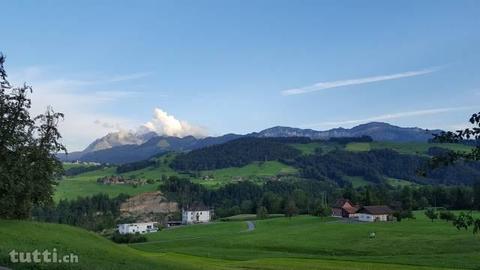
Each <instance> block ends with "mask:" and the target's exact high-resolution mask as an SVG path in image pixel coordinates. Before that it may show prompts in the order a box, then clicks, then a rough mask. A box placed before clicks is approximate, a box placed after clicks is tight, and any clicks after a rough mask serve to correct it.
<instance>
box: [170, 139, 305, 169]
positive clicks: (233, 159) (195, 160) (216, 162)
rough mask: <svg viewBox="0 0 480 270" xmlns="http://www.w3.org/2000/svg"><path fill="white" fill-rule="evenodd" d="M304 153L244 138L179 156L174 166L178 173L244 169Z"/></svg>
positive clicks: (279, 144)
mask: <svg viewBox="0 0 480 270" xmlns="http://www.w3.org/2000/svg"><path fill="white" fill-rule="evenodd" d="M299 155H300V151H299V150H298V149H295V148H293V147H290V146H288V145H286V144H284V143H281V142H278V141H276V140H271V139H267V138H241V139H237V140H234V141H230V142H227V143H224V144H220V145H214V146H209V147H205V148H201V149H198V150H193V151H191V152H189V153H185V154H181V155H178V156H177V157H176V158H175V159H174V160H173V161H172V163H171V165H170V166H171V167H172V168H173V169H175V170H178V171H201V170H214V169H221V168H227V167H241V166H245V165H248V164H249V163H251V162H254V161H269V160H278V159H293V158H295V157H297V156H299Z"/></svg>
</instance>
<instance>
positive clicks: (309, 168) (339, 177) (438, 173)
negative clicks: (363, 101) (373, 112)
mask: <svg viewBox="0 0 480 270" xmlns="http://www.w3.org/2000/svg"><path fill="white" fill-rule="evenodd" d="M429 152H431V153H436V154H439V152H442V153H443V154H444V153H446V152H445V150H443V151H442V150H439V149H437V148H434V149H431V150H429ZM284 162H285V163H287V164H288V165H291V166H294V167H297V168H299V169H300V173H301V176H302V177H304V178H312V179H318V180H328V179H330V180H333V181H335V182H337V183H338V184H340V186H344V185H345V184H347V183H348V182H347V181H345V177H344V176H360V177H363V178H364V179H365V180H367V181H369V182H372V183H376V184H381V183H385V176H387V177H392V178H396V179H405V180H409V181H412V182H416V183H421V184H446V185H459V184H469V185H471V184H473V183H474V182H475V181H476V180H477V179H480V163H478V162H471V161H464V162H458V163H457V164H455V165H453V166H448V167H438V168H433V169H429V168H428V164H429V158H427V157H422V156H416V155H404V154H399V153H398V152H396V151H394V150H390V149H379V150H372V151H368V152H349V151H343V150H337V151H332V152H328V153H326V154H323V153H321V152H316V153H314V154H312V155H307V156H300V157H297V158H296V159H295V160H293V161H289V160H286V161H284ZM425 169H427V170H426V173H425V174H424V175H422V174H420V172H421V171H422V170H425Z"/></svg>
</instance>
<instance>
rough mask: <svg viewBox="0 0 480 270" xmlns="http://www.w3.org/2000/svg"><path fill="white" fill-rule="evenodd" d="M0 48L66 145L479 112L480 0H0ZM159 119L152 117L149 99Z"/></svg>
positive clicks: (418, 120)
mask: <svg viewBox="0 0 480 270" xmlns="http://www.w3.org/2000/svg"><path fill="white" fill-rule="evenodd" d="M0 6H1V7H2V35H1V37H0V51H2V52H3V53H4V54H6V55H7V63H6V67H7V71H8V72H9V75H10V78H11V80H12V81H14V82H16V83H23V82H27V83H29V84H31V85H32V86H33V87H34V91H35V92H34V94H33V97H32V98H33V100H34V102H35V106H34V108H33V109H34V111H35V112H41V111H42V110H43V109H44V108H45V106H47V105H49V104H50V105H52V106H53V107H54V108H55V109H56V110H59V111H63V112H64V113H65V114H66V116H65V117H66V119H65V121H64V123H62V132H63V134H64V141H65V143H66V144H67V145H68V146H69V148H70V150H78V149H82V148H84V147H85V146H86V145H87V144H88V143H89V142H91V141H92V140H93V139H95V138H97V137H99V136H102V135H104V134H106V133H107V132H112V131H115V130H118V129H120V130H136V129H137V127H138V126H140V125H142V124H145V123H147V122H149V123H150V126H151V128H156V130H157V131H159V132H163V133H166V134H176V135H179V136H183V135H187V134H194V135H206V134H208V135H219V134H223V133H229V132H234V133H247V132H252V131H258V130H261V129H264V128H268V127H271V126H275V125H285V126H294V127H303V128H314V129H328V128H333V127H338V126H343V127H352V126H355V125H358V124H360V123H364V122H369V121H383V122H389V123H392V124H396V125H401V126H419V127H425V128H443V129H455V128H458V127H462V126H464V125H465V124H466V120H467V118H468V115H469V114H471V113H473V112H474V111H478V99H479V98H480V64H479V63H480V18H479V17H478V14H480V2H479V1H475V0H473V1H438V0H436V1H426V0H425V1H396V2H394V1H354V0H352V1H333V0H332V1H320V0H316V1H279V0H275V1H267V0H257V1H234V0H231V1H194V0H191V1H4V0H0ZM155 108H158V109H159V110H157V111H156V117H154V116H153V115H154V110H155Z"/></svg>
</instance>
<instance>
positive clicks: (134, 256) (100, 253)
mask: <svg viewBox="0 0 480 270" xmlns="http://www.w3.org/2000/svg"><path fill="white" fill-rule="evenodd" d="M255 224H256V229H255V230H253V231H250V232H247V231H246V229H247V226H246V223H245V222H243V221H232V222H219V223H211V224H208V225H193V226H185V227H179V228H174V229H169V230H164V231H161V232H158V233H154V234H149V235H147V236H148V239H149V241H150V242H147V243H139V244H132V245H129V246H126V245H119V244H115V243H113V242H110V241H109V240H107V239H105V238H103V237H101V236H98V235H96V234H93V233H90V232H87V231H85V230H82V229H78V228H74V227H70V226H66V225H58V224H46V223H37V222H28V221H5V220H0V236H1V241H0V265H8V266H10V267H12V268H14V269H89V270H92V269H230V270H235V269H272V270H273V269H285V270H287V269H288V270H295V269H317V270H351V269H355V270H372V269H386V270H413V269H424V270H428V269H430V270H440V269H444V270H445V269H478V266H479V265H478V261H479V260H480V245H479V244H478V243H479V241H480V239H479V238H478V237H473V236H472V234H471V232H464V231H461V232H458V231H457V230H456V229H455V228H453V226H452V225H450V224H447V223H445V222H443V221H436V222H433V223H432V222H430V221H428V220H426V219H425V218H423V217H422V216H421V215H419V217H418V219H417V220H414V221H405V222H404V221H402V222H401V223H375V224H365V223H362V224H345V223H340V222H338V221H337V220H335V219H332V218H318V217H309V216H299V217H294V218H291V219H288V218H274V219H268V220H259V221H255ZM372 231H374V232H376V234H377V237H376V239H369V238H368V233H369V232H372ZM54 248H55V249H56V251H57V253H58V254H59V255H65V254H70V253H73V254H75V255H77V256H78V258H79V263H78V264H56V265H52V264H50V265H43V266H42V265H36V267H31V266H29V265H23V264H15V265H12V264H11V263H9V256H8V253H9V252H10V251H11V250H13V249H15V250H16V251H23V252H27V251H30V252H31V251H33V250H39V251H43V250H45V249H49V250H50V251H52V250H53V249H54Z"/></svg>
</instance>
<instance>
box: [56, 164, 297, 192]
mask: <svg viewBox="0 0 480 270" xmlns="http://www.w3.org/2000/svg"><path fill="white" fill-rule="evenodd" d="M169 161H170V160H168V159H167V160H166V161H163V160H162V161H161V162H159V164H160V165H159V166H150V167H147V168H144V169H141V170H136V171H131V172H127V173H123V174H118V173H117V172H116V167H107V168H103V169H99V170H95V171H90V172H86V173H82V174H79V175H75V176H71V177H65V178H64V179H62V180H61V181H59V183H58V185H57V186H56V187H55V189H56V190H55V195H54V199H55V201H59V200H61V199H73V198H77V197H79V196H91V195H94V194H98V193H105V194H107V195H109V196H111V197H115V196H117V195H119V194H121V193H125V194H129V195H135V194H139V193H143V192H148V191H153V190H157V188H158V186H159V184H160V179H161V178H162V176H167V177H168V176H174V175H175V176H179V177H185V178H189V179H190V180H192V181H193V182H196V183H200V184H202V185H205V186H208V187H211V188H217V187H220V186H222V185H226V184H228V183H232V182H235V181H242V180H246V179H249V180H250V181H252V182H257V183H263V182H265V181H266V179H269V178H272V177H275V176H278V175H291V174H295V173H297V170H296V169H295V168H293V167H290V166H287V165H285V164H282V163H280V162H278V161H266V162H254V163H251V164H248V165H246V166H243V167H238V168H237V167H232V168H225V169H219V170H210V171H201V172H199V175H198V176H191V175H186V174H180V173H178V172H176V171H174V170H172V169H171V168H170V167H169V166H168V162H169ZM67 166H69V165H67ZM77 166H78V165H77ZM109 175H123V176H127V177H132V178H142V179H152V180H155V182H154V183H153V184H145V185H141V186H137V187H134V186H131V185H102V184H98V183H97V179H98V178H100V177H104V176H109ZM205 176H208V179H206V178H205Z"/></svg>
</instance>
